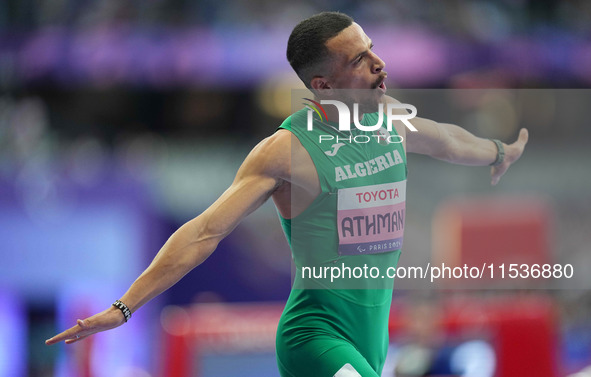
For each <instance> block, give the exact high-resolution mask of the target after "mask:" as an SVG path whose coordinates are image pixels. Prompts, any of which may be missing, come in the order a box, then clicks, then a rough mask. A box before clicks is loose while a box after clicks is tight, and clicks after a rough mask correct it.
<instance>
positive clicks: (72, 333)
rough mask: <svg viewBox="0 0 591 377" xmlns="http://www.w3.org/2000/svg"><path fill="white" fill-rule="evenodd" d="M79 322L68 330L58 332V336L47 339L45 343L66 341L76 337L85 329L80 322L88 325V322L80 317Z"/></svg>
mask: <svg viewBox="0 0 591 377" xmlns="http://www.w3.org/2000/svg"><path fill="white" fill-rule="evenodd" d="M77 322H78V323H77V324H76V326H73V327H70V328H69V329H67V330H66V331H64V332H61V333H59V334H57V335H56V336H54V337H52V338H49V339H47V340H46V341H45V344H47V345H52V344H55V343H59V342H61V341H64V340H66V339H73V338H75V337H76V335H80V333H81V332H82V331H83V330H84V328H83V327H82V326H81V325H80V323H82V324H83V325H86V323H85V322H84V321H82V320H80V319H79V320H78V321H77Z"/></svg>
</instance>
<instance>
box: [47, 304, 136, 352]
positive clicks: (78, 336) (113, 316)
mask: <svg viewBox="0 0 591 377" xmlns="http://www.w3.org/2000/svg"><path fill="white" fill-rule="evenodd" d="M76 322H77V325H76V326H74V327H71V328H69V329H67V330H66V331H64V332H62V333H60V334H57V335H56V336H54V337H53V338H50V339H47V340H46V341H45V344H47V345H52V344H55V343H59V342H61V341H62V340H65V341H66V344H72V343H76V342H77V341H79V340H82V339H84V338H86V337H88V336H90V335H92V334H95V333H97V332H101V331H105V330H110V329H114V328H115V327H119V326H121V325H122V324H124V323H125V318H124V317H123V313H121V310H119V309H117V308H115V307H113V306H111V307H110V308H109V309H107V310H105V311H103V312H100V313H98V314H95V315H93V316H92V317H88V318H86V319H84V320H82V319H79V320H78V321H76Z"/></svg>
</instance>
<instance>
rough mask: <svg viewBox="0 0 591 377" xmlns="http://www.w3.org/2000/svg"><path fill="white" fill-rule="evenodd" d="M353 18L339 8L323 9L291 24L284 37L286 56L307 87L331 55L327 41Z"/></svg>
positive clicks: (350, 22)
mask: <svg viewBox="0 0 591 377" xmlns="http://www.w3.org/2000/svg"><path fill="white" fill-rule="evenodd" d="M353 22H354V21H353V19H352V18H351V17H349V16H347V15H346V14H343V13H339V12H322V13H318V14H316V15H314V16H312V17H310V18H307V19H305V20H303V21H301V22H300V23H299V24H297V25H296V27H294V28H293V30H292V32H291V35H290V36H289V40H288V41H287V60H288V61H289V64H290V65H291V67H292V68H293V70H294V71H295V72H296V73H297V75H298V76H299V78H300V79H301V80H302V81H303V82H304V84H305V85H306V87H308V88H310V82H311V80H312V78H314V76H316V75H318V73H319V72H321V71H322V67H321V66H322V64H323V63H324V62H325V61H326V60H327V58H329V57H330V54H329V51H328V48H327V47H326V41H328V40H329V39H331V38H333V37H335V36H336V35H338V34H339V33H340V32H341V31H342V30H343V29H346V28H347V27H349V26H351V24H353Z"/></svg>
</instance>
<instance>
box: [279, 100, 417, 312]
mask: <svg viewBox="0 0 591 377" xmlns="http://www.w3.org/2000/svg"><path fill="white" fill-rule="evenodd" d="M384 120H385V117H384ZM307 122H308V115H307V110H306V109H304V110H300V111H298V112H296V113H294V114H293V115H292V116H290V117H288V118H287V119H286V120H285V121H284V122H283V124H282V125H281V126H280V128H283V129H287V130H289V131H291V132H292V133H293V134H294V135H295V136H296V137H297V138H298V140H299V141H300V143H301V144H302V145H303V147H304V148H305V149H306V151H307V152H308V153H309V155H310V157H311V158H312V161H313V162H314V165H315V167H316V170H317V173H318V178H319V181H320V186H321V193H320V194H319V195H318V196H317V197H316V198H315V200H314V201H313V202H312V203H311V204H310V205H309V206H308V207H307V208H306V209H305V210H304V212H302V213H301V214H300V215H298V216H297V217H295V218H293V219H285V218H283V217H281V216H280V219H281V224H282V227H283V230H284V231H285V233H286V236H287V239H288V242H289V244H290V248H291V251H292V257H293V260H294V263H295V267H296V270H295V271H296V275H295V278H294V285H293V288H294V289H320V290H328V291H330V292H331V293H333V294H334V295H336V296H339V297H340V298H343V299H346V300H347V301H349V302H351V303H355V304H358V305H365V306H375V305H384V304H388V305H389V303H390V300H391V296H392V288H393V278H389V277H388V276H387V272H388V271H387V269H388V268H389V267H395V266H396V265H397V263H398V259H399V257H400V249H401V246H402V238H403V230H404V211H405V199H406V176H407V167H406V155H405V153H404V149H403V147H402V143H400V139H401V138H400V137H398V135H397V133H396V130H395V128H392V131H390V132H388V131H387V129H386V124H385V121H384V123H383V124H382V128H381V129H380V130H378V131H374V132H367V131H360V130H358V129H357V128H356V127H355V126H354V125H351V132H346V131H345V132H340V131H339V130H338V128H337V124H335V123H331V122H323V121H320V120H319V119H318V118H317V117H316V116H315V117H314V121H313V130H308V126H307ZM377 122H378V113H373V114H365V115H364V116H363V119H362V120H361V122H360V123H361V124H363V125H365V126H373V125H375V124H377ZM335 267H336V268H335ZM337 273H338V274H339V277H336V275H337Z"/></svg>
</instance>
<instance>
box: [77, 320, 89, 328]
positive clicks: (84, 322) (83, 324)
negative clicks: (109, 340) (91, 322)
mask: <svg viewBox="0 0 591 377" xmlns="http://www.w3.org/2000/svg"><path fill="white" fill-rule="evenodd" d="M76 323H77V324H78V326H80V327H81V328H82V329H83V330H86V329H87V328H88V323H87V322H86V321H84V320H82V319H79V320H77V321H76Z"/></svg>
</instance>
